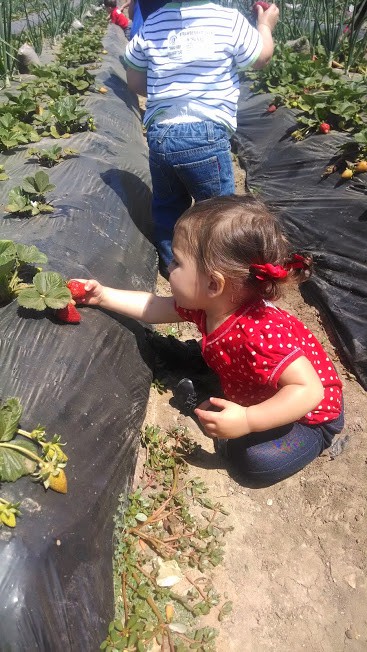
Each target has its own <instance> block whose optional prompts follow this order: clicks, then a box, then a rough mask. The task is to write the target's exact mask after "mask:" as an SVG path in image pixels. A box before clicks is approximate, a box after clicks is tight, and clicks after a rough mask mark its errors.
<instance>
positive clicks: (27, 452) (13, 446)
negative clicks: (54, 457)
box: [0, 441, 44, 466]
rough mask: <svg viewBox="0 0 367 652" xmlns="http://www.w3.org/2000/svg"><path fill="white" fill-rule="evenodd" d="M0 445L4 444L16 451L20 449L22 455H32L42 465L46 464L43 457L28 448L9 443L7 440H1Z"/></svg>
mask: <svg viewBox="0 0 367 652" xmlns="http://www.w3.org/2000/svg"><path fill="white" fill-rule="evenodd" d="M0 446H2V447H3V448H11V449H12V450H14V451H18V452H19V453H22V455H26V457H30V458H31V460H34V461H35V462H38V464H40V466H43V464H44V461H43V459H41V457H38V455H36V454H35V453H32V452H31V451H29V450H28V449H27V448H22V447H21V446H17V445H16V444H8V442H5V441H2V442H0Z"/></svg>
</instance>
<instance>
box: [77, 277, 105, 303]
mask: <svg viewBox="0 0 367 652" xmlns="http://www.w3.org/2000/svg"><path fill="white" fill-rule="evenodd" d="M72 280H75V281H79V283H83V284H84V289H85V291H86V296H85V297H83V298H81V299H77V303H82V304H84V305H85V306H99V305H100V303H101V301H102V297H103V285H101V284H100V283H98V281H95V280H90V281H87V280H86V279H83V278H78V279H72Z"/></svg>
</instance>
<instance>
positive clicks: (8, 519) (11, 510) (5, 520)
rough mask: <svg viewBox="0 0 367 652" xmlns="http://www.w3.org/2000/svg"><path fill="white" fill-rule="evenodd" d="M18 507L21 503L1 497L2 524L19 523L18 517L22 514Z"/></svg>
mask: <svg viewBox="0 0 367 652" xmlns="http://www.w3.org/2000/svg"><path fill="white" fill-rule="evenodd" d="M18 507H19V503H9V502H8V501H7V500H4V498H0V525H1V524H4V525H7V526H8V527H15V526H16V524H17V522H16V517H17V516H19V514H20V511H19V509H18Z"/></svg>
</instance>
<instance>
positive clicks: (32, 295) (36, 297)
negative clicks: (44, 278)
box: [17, 288, 46, 310]
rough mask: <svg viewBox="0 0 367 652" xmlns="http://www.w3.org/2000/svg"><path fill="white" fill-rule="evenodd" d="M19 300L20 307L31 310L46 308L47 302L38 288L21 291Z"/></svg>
mask: <svg viewBox="0 0 367 652" xmlns="http://www.w3.org/2000/svg"><path fill="white" fill-rule="evenodd" d="M17 299H18V303H19V305H20V306H22V307H23V308H28V309H29V310H45V308H46V302H45V300H44V298H43V297H41V296H40V294H39V292H38V291H37V290H36V288H25V289H24V290H21V291H20V292H19V294H18V297H17Z"/></svg>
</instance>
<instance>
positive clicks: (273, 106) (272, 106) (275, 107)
mask: <svg viewBox="0 0 367 652" xmlns="http://www.w3.org/2000/svg"><path fill="white" fill-rule="evenodd" d="M277 108H278V107H277V106H275V104H269V106H268V108H267V109H266V111H267V113H274V111H276V110H277Z"/></svg>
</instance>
